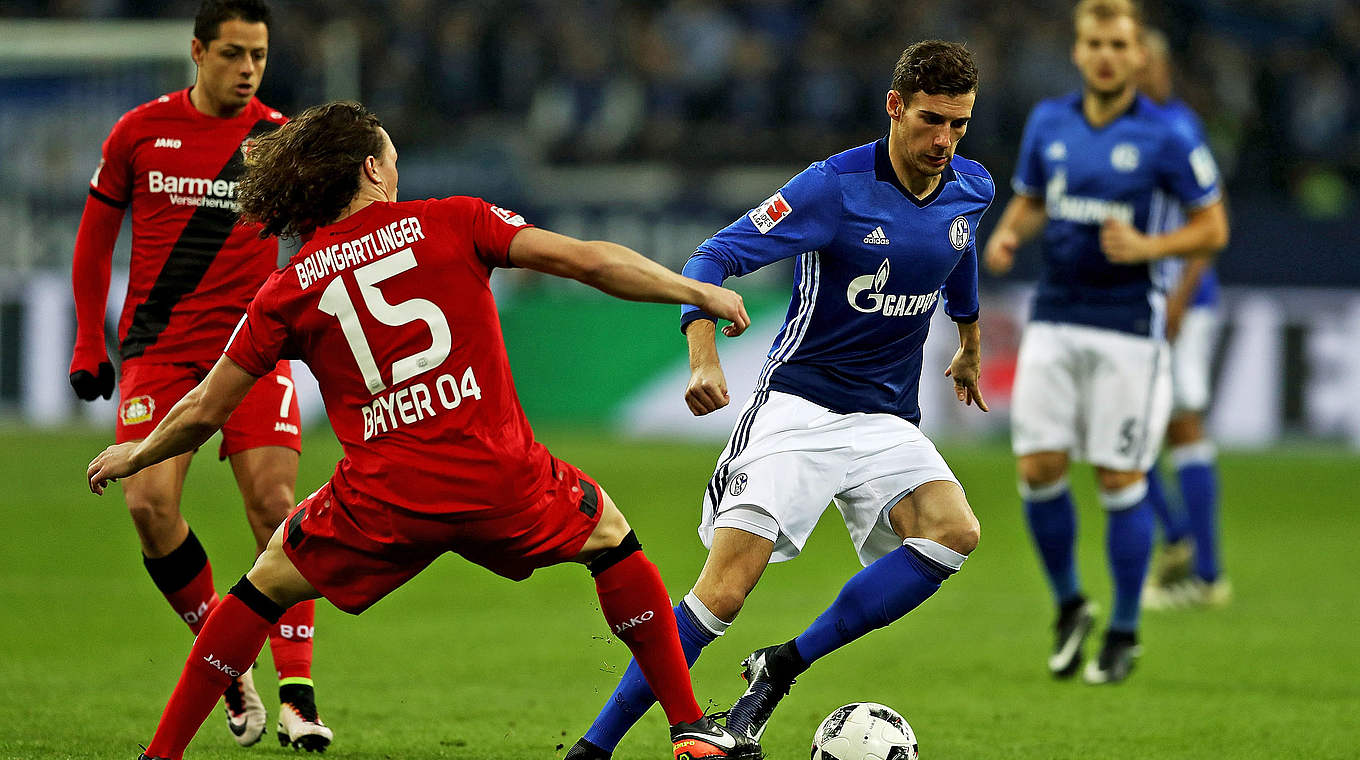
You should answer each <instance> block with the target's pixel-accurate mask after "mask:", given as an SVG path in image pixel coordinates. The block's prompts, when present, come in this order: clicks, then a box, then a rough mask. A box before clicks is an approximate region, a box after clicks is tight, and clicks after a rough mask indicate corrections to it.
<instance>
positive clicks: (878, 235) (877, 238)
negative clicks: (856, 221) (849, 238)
mask: <svg viewBox="0 0 1360 760" xmlns="http://www.w3.org/2000/svg"><path fill="white" fill-rule="evenodd" d="M864 242H866V243H868V244H870V245H887V244H888V243H890V242H892V241H890V240H888V236H887V235H884V234H883V228H882V227H875V228H874V231H873V232H870V233H869V234H868V235H865V236H864Z"/></svg>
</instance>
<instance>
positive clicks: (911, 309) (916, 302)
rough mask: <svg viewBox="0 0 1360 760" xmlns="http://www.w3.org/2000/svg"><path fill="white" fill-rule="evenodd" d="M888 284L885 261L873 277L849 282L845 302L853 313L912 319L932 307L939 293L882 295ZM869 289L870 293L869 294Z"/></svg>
mask: <svg viewBox="0 0 1360 760" xmlns="http://www.w3.org/2000/svg"><path fill="white" fill-rule="evenodd" d="M887 284H888V260H887V259H884V260H883V263H882V264H880V265H879V267H878V272H877V273H876V274H863V275H860V276H859V277H856V278H855V279H853V280H851V281H850V285H849V287H847V288H846V289H845V298H846V300H848V301H849V302H850V305H851V306H852V307H854V309H855V310H856V311H862V312H864V313H865V314H882V315H883V316H885V317H914V316H916V315H917V314H922V313H924V312H925V311H926V310H928V309H929V308H930V307H932V306H934V305H935V301H936V300H937V299H938V298H939V297H940V291H938V290H932V291H930V292H929V293H920V294H918V295H907V294H900V295H899V294H895V293H884V292H883V288H884V286H885V285H887ZM871 288H872V290H871Z"/></svg>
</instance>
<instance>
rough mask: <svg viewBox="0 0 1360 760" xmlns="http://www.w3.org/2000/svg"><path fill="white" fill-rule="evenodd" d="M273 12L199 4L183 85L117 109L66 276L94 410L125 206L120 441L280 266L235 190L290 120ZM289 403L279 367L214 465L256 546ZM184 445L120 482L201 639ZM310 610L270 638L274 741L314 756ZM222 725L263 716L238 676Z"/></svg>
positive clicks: (157, 411) (78, 354)
mask: <svg viewBox="0 0 1360 760" xmlns="http://www.w3.org/2000/svg"><path fill="white" fill-rule="evenodd" d="M269 24H270V15H269V8H268V7H267V6H266V5H265V4H264V3H263V2H260V0H223V1H218V0H210V1H209V2H204V3H203V4H202V6H201V7H200V8H199V11H198V15H197V17H196V18H195V19H194V38H193V41H192V42H191V44H190V55H191V56H192V57H193V60H194V63H195V64H196V65H197V66H198V75H197V77H196V78H195V80H194V84H193V86H192V87H190V88H188V89H186V90H180V91H178V92H172V93H169V94H166V95H162V96H160V97H158V98H156V99H155V100H153V101H151V102H149V103H146V104H143V105H141V106H138V107H137V108H134V109H133V110H131V111H129V112H128V113H127V114H125V115H124V116H123V117H122V118H121V119H119V121H118V123H117V124H116V125H114V127H113V131H112V132H111V133H110V134H109V137H108V139H107V140H105V142H104V147H103V156H102V158H101V159H100V162H99V168H98V169H97V170H95V173H94V177H93V178H92V179H91V180H90V194H89V198H88V200H87V201H86V202H85V211H84V213H83V214H82V216H81V219H80V229H79V231H78V233H77V235H76V248H75V257H74V261H73V263H72V277H71V279H72V283H73V285H74V290H75V302H76V321H77V331H76V345H75V351H74V354H73V356H72V359H71V385H72V387H73V388H74V389H75V392H76V394H77V395H78V396H80V398H82V399H85V400H87V401H92V400H94V399H95V398H96V397H98V396H103V397H104V398H109V396H110V395H111V394H112V393H113V385H114V373H113V366H112V365H111V363H110V362H109V358H108V354H107V351H106V349H105V343H104V309H105V300H106V298H107V296H108V290H109V275H110V265H111V261H112V258H113V246H114V241H115V240H116V239H117V237H118V231H119V227H120V226H121V225H122V221H123V214H124V212H125V211H126V210H127V208H128V207H129V206H131V207H132V262H131V269H130V272H129V279H128V293H127V298H126V300H125V301H124V306H123V314H122V317H121V319H120V320H119V324H118V342H119V345H118V351H119V355H120V358H121V360H122V363H121V371H120V377H119V383H118V391H119V400H120V403H119V407H118V419H117V423H116V428H115V431H116V432H115V436H116V440H117V441H119V442H124V441H136V440H140V439H142V438H145V437H146V436H147V435H148V434H149V433H150V432H151V430H152V429H153V428H155V426H156V424H157V423H159V422H160V421H161V420H162V419H163V418H164V417H165V415H166V413H167V412H169V411H170V408H171V407H173V406H174V405H175V402H177V401H179V399H180V398H181V397H182V396H183V395H184V394H185V393H187V392H188V391H189V390H190V389H191V388H193V387H194V386H195V385H196V384H197V383H198V382H199V381H200V380H202V379H203V378H204V376H205V375H207V373H208V370H209V369H211V367H212V365H213V362H214V361H216V360H217V357H218V356H219V355H220V354H221V351H222V346H223V345H225V344H226V341H227V336H228V335H230V334H231V329H232V327H233V326H235V324H236V322H237V321H238V320H239V319H240V318H241V313H242V312H243V311H244V310H245V306H246V304H247V303H249V301H250V297H251V296H252V295H254V293H255V291H256V290H257V289H258V288H259V287H260V284H261V283H263V282H264V280H265V278H266V277H268V276H269V273H270V272H272V271H274V268H275V266H276V264H277V263H278V245H277V243H276V242H274V241H265V240H260V239H259V238H258V237H257V236H256V234H255V233H256V230H254V229H250V228H248V227H238V226H236V208H235V205H236V202H235V195H236V183H237V180H238V179H239V177H240V175H241V172H242V167H243V164H242V159H243V157H244V154H245V152H246V151H247V150H248V149H249V148H250V145H251V143H252V141H253V140H254V139H255V138H257V137H258V136H260V135H263V134H266V133H268V132H270V131H272V130H274V129H276V128H277V127H278V126H279V125H280V124H282V123H283V122H284V121H285V119H284V117H283V115H282V114H281V113H279V112H278V111H276V110H274V109H272V108H270V107H269V106H266V105H264V104H263V103H261V102H260V101H259V100H258V99H256V97H255V93H256V89H257V88H258V87H259V86H260V79H261V77H262V76H263V75H264V69H265V64H266V62H267V59H268V54H269ZM298 426H299V419H298V406H297V400H296V398H295V397H294V394H293V380H292V375H291V372H290V370H289V367H288V363H287V362H281V363H279V364H278V365H277V366H276V367H271V368H270V372H269V376H268V377H267V378H265V381H264V382H262V383H260V384H259V385H258V386H256V388H255V390H254V392H252V393H251V394H250V395H249V396H248V397H247V398H246V399H245V400H244V401H243V402H242V404H241V410H240V413H239V414H236V415H234V416H233V417H232V418H231V419H230V420H227V421H226V424H225V425H224V426H223V430H222V445H221V447H220V448H219V450H218V456H219V457H221V458H224V459H229V460H230V461H231V468H232V472H233V473H234V474H235V476H236V482H237V484H238V486H239V488H240V491H241V496H242V498H243V500H244V502H245V511H246V518H247V521H248V522H249V524H250V529H251V531H252V532H253V533H254V535H255V542H256V550H257V552H258V551H263V549H264V547H265V544H266V543H267V542H268V540H269V536H270V535H271V534H272V533H273V532H274V529H275V528H276V527H278V525H279V523H280V522H281V521H282V520H283V518H284V517H285V516H286V515H287V514H288V512H289V511H291V510H292V508H293V506H294V504H295V502H294V497H293V484H294V481H295V480H296V479H297V468H298V452H299V450H300V448H301V438H300V437H299V430H298ZM192 456H193V453H192V452H186V453H184V454H183V455H181V456H177V457H175V458H174V459H171V460H169V461H166V462H164V463H162V464H159V465H156V466H155V467H151V468H149V469H147V470H146V471H145V472H142V473H139V474H138V475H137V476H135V477H132V478H129V479H128V480H127V481H126V482H125V483H124V484H123V496H124V498H125V499H126V501H127V506H128V511H129V512H130V513H131V515H132V521H133V524H134V525H135V526H136V528H137V535H138V538H139V539H140V540H141V545H142V555H143V562H144V564H145V565H146V569H147V571H148V572H149V573H150V574H151V579H152V580H153V581H154V582H155V584H156V587H157V588H159V589H160V590H161V592H162V593H163V594H164V595H165V598H166V599H167V600H168V601H169V602H170V606H171V607H172V608H174V610H175V612H176V613H178V614H179V616H180V617H181V618H183V619H184V621H185V622H186V623H188V624H189V628H190V629H191V630H192V631H193V632H194V633H195V634H197V633H198V631H199V630H200V629H201V628H202V626H203V621H204V620H205V619H206V618H207V616H208V614H209V613H210V612H211V611H212V609H213V607H214V606H216V605H217V603H218V597H217V592H216V590H215V589H214V587H213V577H212V567H211V565H210V564H209V563H208V555H207V553H206V552H205V551H204V549H203V546H202V544H200V543H199V540H198V537H197V536H195V535H194V532H193V530H191V529H190V528H189V524H188V523H187V522H186V521H185V519H184V517H183V516H182V514H181V510H180V494H181V492H182V490H183V485H184V477H185V473H186V472H187V471H188V468H189V460H190V458H191V457H192ZM314 609H315V605H314V604H313V603H311V602H308V603H306V604H301V605H298V606H297V607H295V608H293V609H291V610H289V611H288V614H287V615H285V616H284V617H283V618H281V619H280V620H279V623H278V625H276V626H274V627H273V629H272V630H271V631H270V646H271V649H272V650H273V655H274V666H275V669H276V671H277V674H278V678H279V702H280V706H279V723H278V735H279V741H280V742H282V743H284V744H289V743H292V744H294V745H295V746H303V747H306V748H308V749H317V750H320V749H324V748H325V747H326V745H328V744H329V743H330V741H331V739H332V733H331V730H330V728H328V727H327V726H325V725H323V724H322V722H321V720H320V718H318V717H317V712H316V702H315V696H314V691H313V685H312V678H311V667H312V635H313V631H314ZM225 703H226V712H227V727H228V728H230V729H231V732H232V735H233V736H234V737H235V739H236V741H237V742H238V743H240V744H241V745H243V746H249V745H251V744H254V743H255V742H257V741H259V739H260V737H261V736H262V735H263V734H264V731H265V721H266V716H265V708H264V703H263V702H262V701H261V700H260V696H259V694H258V693H257V692H256V690H255V686H254V681H253V678H252V676H251V672H250V669H249V668H246V669H243V670H242V671H241V675H240V677H239V678H238V679H236V680H235V681H233V682H232V683H231V684H230V685H229V686H228V687H227V688H226V693H225Z"/></svg>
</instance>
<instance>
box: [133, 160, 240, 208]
mask: <svg viewBox="0 0 1360 760" xmlns="http://www.w3.org/2000/svg"><path fill="white" fill-rule="evenodd" d="M237 184H238V183H236V182H228V181H227V180H225V179H205V178H203V177H175V176H167V175H166V174H165V173H163V172H158V171H155V170H154V169H153V170H152V171H149V172H147V174H146V189H147V191H148V192H152V193H166V194H168V195H169V196H170V202H171V203H173V204H175V205H176V206H211V207H212V208H230V209H235V208H236V185H237Z"/></svg>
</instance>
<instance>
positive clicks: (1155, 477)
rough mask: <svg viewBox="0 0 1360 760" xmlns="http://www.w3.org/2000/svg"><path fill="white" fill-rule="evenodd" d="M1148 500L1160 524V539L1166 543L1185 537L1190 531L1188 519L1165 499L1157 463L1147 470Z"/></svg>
mask: <svg viewBox="0 0 1360 760" xmlns="http://www.w3.org/2000/svg"><path fill="white" fill-rule="evenodd" d="M1147 484H1148V502H1149V503H1150V504H1151V505H1152V512H1153V514H1155V515H1157V522H1158V524H1160V525H1161V526H1162V539H1163V540H1164V541H1166V543H1168V544H1174V543H1176V542H1177V541H1180V540H1181V539H1183V538H1185V537H1186V535H1187V534H1189V533H1190V521H1189V518H1188V517H1187V516H1186V514H1185V511H1184V510H1181V509H1177V508H1175V507H1174V506H1173V505H1171V504H1170V503H1169V502H1168V501H1167V499H1166V491H1165V490H1163V488H1162V474H1161V473H1160V472H1158V470H1157V465H1153V466H1152V469H1150V470H1148V471H1147Z"/></svg>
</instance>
